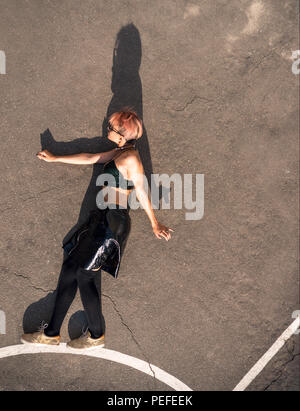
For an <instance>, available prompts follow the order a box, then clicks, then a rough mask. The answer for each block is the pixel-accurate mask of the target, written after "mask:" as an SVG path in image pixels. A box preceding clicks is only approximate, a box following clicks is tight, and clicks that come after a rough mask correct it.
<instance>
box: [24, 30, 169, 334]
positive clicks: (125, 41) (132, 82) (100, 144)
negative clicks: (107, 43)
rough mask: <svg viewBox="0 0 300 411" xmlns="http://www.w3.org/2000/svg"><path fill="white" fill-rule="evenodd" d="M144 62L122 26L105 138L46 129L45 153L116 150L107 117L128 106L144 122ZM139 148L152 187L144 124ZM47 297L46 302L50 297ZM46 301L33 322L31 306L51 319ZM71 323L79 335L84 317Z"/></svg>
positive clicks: (134, 34) (85, 205)
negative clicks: (65, 135)
mask: <svg viewBox="0 0 300 411" xmlns="http://www.w3.org/2000/svg"><path fill="white" fill-rule="evenodd" d="M141 59H142V46H141V38H140V34H139V31H138V29H137V28H136V27H135V25H134V24H132V23H130V24H128V25H126V26H124V27H122V28H121V29H120V31H119V32H118V34H117V37H116V41H115V46H114V49H113V64H112V81H111V90H112V93H113V95H112V98H111V101H110V104H109V106H108V108H107V112H106V116H105V117H104V119H103V122H102V137H100V136H96V137H93V138H79V139H76V140H73V141H70V142H58V141H56V140H55V139H54V137H53V136H52V134H51V132H50V130H49V129H47V130H45V131H44V132H43V133H42V134H41V147H42V150H44V149H47V150H49V151H50V152H52V153H53V154H55V155H69V154H77V153H82V152H87V153H99V152H102V151H108V150H110V149H112V148H114V147H116V145H115V143H113V142H111V141H110V140H108V138H107V125H108V118H109V117H110V116H111V115H112V114H113V113H115V112H118V111H121V110H122V109H123V108H124V107H129V108H131V109H133V110H134V111H135V112H136V113H137V115H138V116H139V118H141V120H143V93H142V82H141V79H140V75H139V68H140V65H141ZM136 148H137V150H138V151H139V154H140V157H141V160H142V163H143V167H144V173H145V176H146V178H147V181H148V185H149V187H153V182H152V181H151V174H152V173H153V169H152V160H151V154H150V148H149V142H148V137H147V131H146V128H145V125H144V122H143V135H142V137H141V138H140V139H139V140H138V141H137V144H136ZM102 170H103V164H94V165H93V173H92V177H91V180H90V183H89V185H88V188H87V191H86V193H85V195H84V199H83V202H82V204H81V208H80V212H79V216H78V220H77V223H76V224H75V225H74V227H72V228H71V230H70V231H69V232H68V233H67V234H66V236H65V238H64V239H63V243H66V242H68V241H69V239H70V238H71V237H72V235H73V234H74V232H75V231H76V230H77V229H78V227H79V226H80V225H81V224H82V223H83V222H84V221H85V220H86V219H87V217H88V215H89V213H90V211H92V210H94V209H95V208H96V207H97V205H96V197H97V194H98V190H99V189H98V187H97V186H96V180H97V177H98V176H99V175H100V174H101V172H102ZM151 184H152V186H151ZM161 195H162V190H161V187H160V189H159V196H158V202H157V204H155V201H154V200H153V206H154V207H155V208H157V209H158V208H159V200H160V198H161ZM45 298H46V299H47V297H45ZM43 300H44V299H42V300H40V301H39V302H41V304H42V309H41V310H39V309H38V304H39V302H37V303H34V304H32V305H31V306H30V310H26V312H27V311H28V313H30V315H32V318H33V319H34V318H39V315H36V316H34V315H33V310H32V307H33V308H34V309H35V310H37V311H41V314H43V319H44V320H45V318H48V317H49V316H50V315H47V313H46V312H45V309H44V306H43V304H44V301H43ZM51 301H52V300H51ZM49 307H50V306H49ZM49 309H50V308H49ZM49 312H51V311H49ZM28 313H27V314H28ZM27 314H26V315H27ZM79 318H81V320H80V321H79ZM25 322H26V327H28V328H27V329H33V327H34V326H35V324H29V315H27V316H26V321H24V323H25ZM33 322H34V321H33ZM72 323H73V325H72V327H71V326H70V327H69V332H70V333H71V334H72V336H74V335H76V336H77V335H78V332H79V328H80V327H81V326H83V325H84V321H82V316H80V314H78V315H77V316H76V315H75V314H74V318H73V320H72ZM74 324H77V325H78V327H79V328H78V327H77V326H74ZM39 325H40V324H39ZM74 327H75V328H74ZM76 327H77V328H76ZM80 332H81V328H80ZM70 336H71V335H70Z"/></svg>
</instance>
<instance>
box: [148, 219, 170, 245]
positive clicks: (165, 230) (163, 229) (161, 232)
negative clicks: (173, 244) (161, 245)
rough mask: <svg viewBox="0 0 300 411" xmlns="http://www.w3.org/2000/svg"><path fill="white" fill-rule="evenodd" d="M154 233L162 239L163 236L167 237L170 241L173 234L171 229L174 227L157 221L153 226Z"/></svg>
mask: <svg viewBox="0 0 300 411" xmlns="http://www.w3.org/2000/svg"><path fill="white" fill-rule="evenodd" d="M152 228H153V233H154V235H155V236H156V237H157V238H159V239H161V238H165V240H166V241H169V240H170V238H171V234H170V232H169V231H173V232H174V230H172V228H170V227H167V226H165V225H164V224H161V223H159V222H157V223H156V224H155V225H154V226H153V227H152Z"/></svg>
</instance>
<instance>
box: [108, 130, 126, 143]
mask: <svg viewBox="0 0 300 411" xmlns="http://www.w3.org/2000/svg"><path fill="white" fill-rule="evenodd" d="M107 138H108V139H109V140H110V141H112V142H114V143H116V144H118V145H119V144H121V142H122V140H124V139H123V137H122V136H120V135H119V134H118V133H116V132H114V131H112V130H110V131H109V132H108V134H107Z"/></svg>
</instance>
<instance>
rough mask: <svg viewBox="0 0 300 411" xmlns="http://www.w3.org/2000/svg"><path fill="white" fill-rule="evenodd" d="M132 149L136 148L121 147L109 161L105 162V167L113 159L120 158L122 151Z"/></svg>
mask: <svg viewBox="0 0 300 411" xmlns="http://www.w3.org/2000/svg"><path fill="white" fill-rule="evenodd" d="M132 149H133V150H136V149H135V148H134V146H131V147H124V148H123V149H121V150H120V151H119V152H118V153H117V154H116V155H115V156H114V157H112V158H111V159H110V160H109V161H107V162H106V163H105V164H104V166H103V167H105V166H106V164H108V163H110V162H111V161H113V160H115V159H116V158H118V157H119V156H120V155H121V154H122V153H124V151H128V150H132Z"/></svg>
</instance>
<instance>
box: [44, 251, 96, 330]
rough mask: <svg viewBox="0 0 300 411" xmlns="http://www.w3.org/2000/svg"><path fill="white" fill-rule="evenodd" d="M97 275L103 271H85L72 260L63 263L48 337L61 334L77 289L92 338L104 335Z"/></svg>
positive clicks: (48, 328)
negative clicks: (96, 281)
mask: <svg viewBox="0 0 300 411" xmlns="http://www.w3.org/2000/svg"><path fill="white" fill-rule="evenodd" d="M96 275H101V271H100V270H99V271H87V270H84V269H83V268H80V267H79V266H78V264H77V263H76V262H75V261H72V258H69V259H67V260H66V261H65V262H64V263H63V265H62V269H61V273H60V276H59V280H58V284H57V289H56V300H55V306H54V310H53V314H52V318H51V320H50V322H49V325H48V327H47V328H46V330H45V334H46V335H48V336H49V337H51V336H52V337H53V336H56V335H59V334H60V328H61V325H62V323H63V320H64V318H65V316H66V314H67V312H68V309H69V307H70V305H71V304H72V302H73V300H74V298H75V295H76V292H77V288H79V291H80V297H81V301H82V304H83V307H84V311H85V314H86V316H87V320H88V329H89V331H90V332H91V336H92V338H99V337H101V335H102V334H103V328H102V310H101V291H100V290H99V292H98V289H97V287H96V284H95V277H96Z"/></svg>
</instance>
